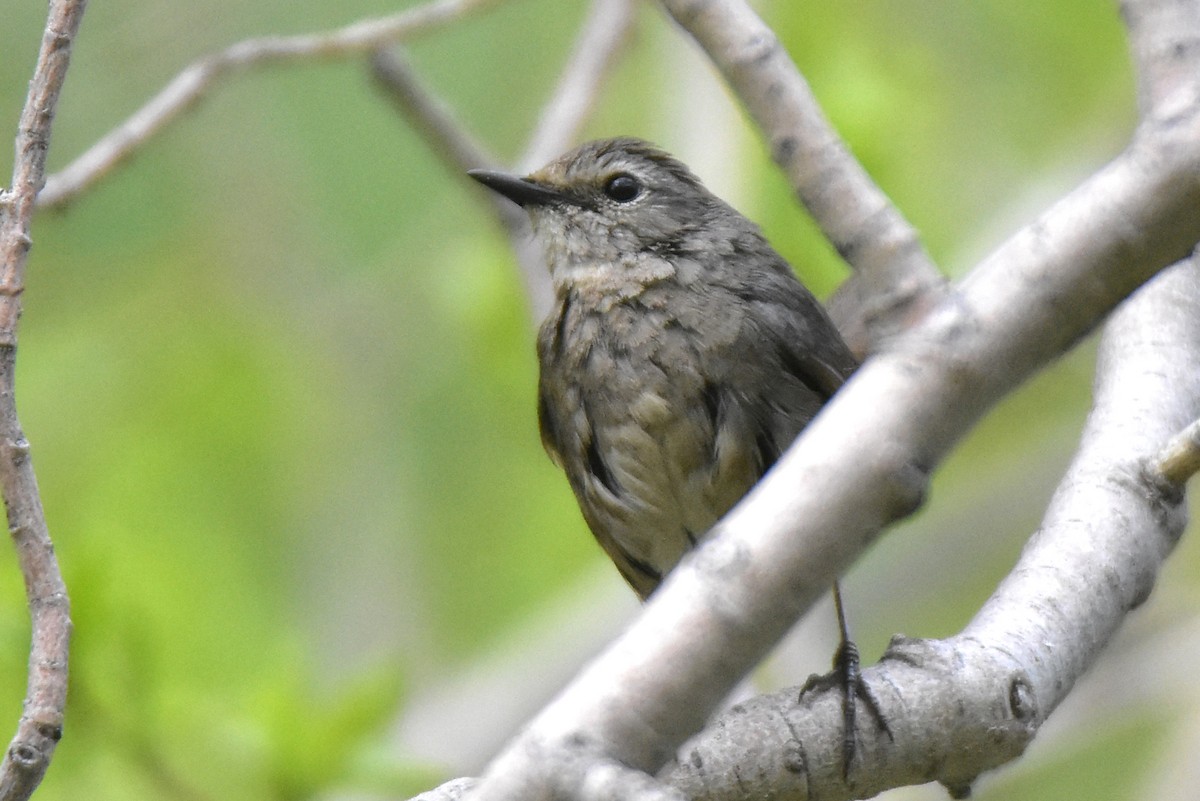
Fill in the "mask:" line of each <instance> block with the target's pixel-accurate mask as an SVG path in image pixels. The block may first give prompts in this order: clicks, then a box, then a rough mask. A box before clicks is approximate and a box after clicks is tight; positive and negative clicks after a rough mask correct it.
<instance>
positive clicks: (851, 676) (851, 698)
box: [800, 639, 895, 779]
mask: <svg viewBox="0 0 1200 801" xmlns="http://www.w3.org/2000/svg"><path fill="white" fill-rule="evenodd" d="M833 682H837V683H838V685H839V688H840V689H841V691H842V726H843V729H842V778H843V779H849V778H850V765H851V764H852V763H853V762H854V755H855V753H856V752H857V751H858V709H859V706H858V704H859V701H861V702H862V704H863V706H864V707H865V708H866V710H867V712H869V713H870V715H871V717H872V719H874V721H875V725H876V727H877V728H878V729H879V731H881V732H883V733H884V734H886V735H887V736H888V739H889V740H894V739H895V737H893V736H892V730H891V727H889V726H888V722H887V718H886V717H884V714H883V711H882V710H881V709H880V707H879V700H878V699H877V698H876V697H875V693H874V692H873V691H872V690H871V687H870V685H868V684H867V683H866V681H864V680H863V677H862V672H861V671H860V670H859V656H858V646H856V645H855V644H854V643H853V642H852V641H851V640H849V639H846V640H842V642H841V644H840V645H839V646H838V649H837V651H836V652H835V653H834V655H833V673H831V674H829V675H828V676H812V677H810V678H809V679H808V681H807V682H805V684H804V687H803V688H801V690H800V695H801V696H803V695H804V694H805V693H807V692H809V691H810V690H813V689H815V688H817V687H823V686H828V685H829V684H831V683H833Z"/></svg>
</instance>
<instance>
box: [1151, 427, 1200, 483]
mask: <svg viewBox="0 0 1200 801" xmlns="http://www.w3.org/2000/svg"><path fill="white" fill-rule="evenodd" d="M1198 471H1200V420H1195V421H1193V422H1192V423H1191V424H1190V425H1189V426H1188V427H1187V428H1185V429H1183V430H1182V431H1180V432H1179V433H1178V434H1176V435H1175V436H1174V437H1172V438H1171V441H1170V442H1168V443H1167V446H1166V447H1165V448H1163V449H1162V451H1161V452H1160V453H1159V454H1158V455H1157V456H1156V457H1155V458H1154V460H1153V461H1152V462H1151V464H1150V472H1151V473H1152V474H1154V475H1157V476H1159V477H1160V478H1162V479H1163V480H1164V481H1167V482H1169V483H1171V484H1176V485H1182V484H1184V483H1185V482H1187V480H1188V479H1189V478H1191V477H1192V476H1194V475H1195V474H1196V473H1197V472H1198Z"/></svg>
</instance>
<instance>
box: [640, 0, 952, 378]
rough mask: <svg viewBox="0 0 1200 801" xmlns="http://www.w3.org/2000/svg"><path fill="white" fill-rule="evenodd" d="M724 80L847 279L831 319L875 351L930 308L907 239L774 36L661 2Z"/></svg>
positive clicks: (938, 283)
mask: <svg viewBox="0 0 1200 801" xmlns="http://www.w3.org/2000/svg"><path fill="white" fill-rule="evenodd" d="M662 5H663V6H664V8H666V10H667V11H668V13H670V15H671V16H672V17H674V19H675V21H676V22H678V23H679V24H680V25H682V26H683V28H684V29H685V30H686V31H687V32H688V33H689V34H691V36H692V37H693V38H694V39H695V40H696V41H697V42H698V43H699V44H700V46H701V47H702V48H703V49H704V51H705V52H706V53H707V54H708V56H709V57H710V58H711V59H712V60H713V62H714V63H715V64H716V66H717V68H718V69H719V70H720V71H721V74H722V75H724V77H725V80H726V81H727V82H728V83H729V85H730V87H731V88H732V89H733V91H734V92H735V93H736V94H737V96H738V97H739V98H740V99H741V101H742V103H743V104H744V105H745V107H746V110H747V111H748V112H749V114H750V116H751V117H753V118H754V121H755V122H756V123H757V124H758V127H759V129H760V130H761V131H762V133H763V136H765V137H766V139H767V141H768V142H769V143H770V147H771V155H772V157H773V158H774V159H775V162H776V163H777V164H778V165H779V166H780V168H781V169H782V170H783V172H784V174H785V175H787V177H788V179H789V180H790V181H791V184H792V189H793V190H794V191H795V192H796V195H797V197H799V198H800V201H801V202H802V203H803V204H804V206H805V207H806V208H807V209H808V211H809V213H810V214H812V216H813V219H814V220H815V221H816V223H817V225H819V226H820V228H821V230H822V231H823V232H824V233H825V236H827V237H828V238H829V240H830V241H831V242H832V243H833V245H834V247H836V248H837V250H838V252H839V253H841V254H842V257H843V258H844V259H846V261H847V262H849V264H850V266H851V267H853V268H854V269H855V271H856V274H855V276H853V277H852V278H851V279H850V280H849V281H847V282H846V286H845V287H844V288H843V289H841V290H839V296H840V297H838V296H835V300H834V301H832V302H831V304H830V312H831V314H832V315H833V317H834V321H835V322H837V324H838V328H839V329H840V330H841V331H842V333H843V335H844V336H845V337H846V339H847V342H849V343H850V345H851V347H853V348H854V349H855V351H856V352H858V353H860V354H861V353H863V352H867V351H872V352H873V351H875V350H877V349H878V346H879V344H880V342H881V340H882V339H884V338H885V337H886V336H889V335H891V334H893V333H895V332H896V331H898V330H900V329H902V328H904V327H905V326H906V325H908V324H909V323H911V321H913V320H915V319H916V318H917V317H919V316H920V314H921V312H922V311H923V310H925V309H927V308H929V307H930V306H931V305H932V304H933V303H934V302H936V300H937V298H938V294H939V291H940V290H941V288H942V286H943V284H944V279H943V278H942V276H941V274H940V273H939V272H938V270H937V267H936V266H935V265H934V263H933V261H932V259H930V257H929V255H928V254H927V253H926V252H925V250H924V248H923V247H922V245H921V242H920V239H919V237H918V236H917V232H916V230H915V229H914V228H913V227H912V226H911V225H910V224H909V223H908V221H907V220H905V219H904V217H903V215H902V214H901V213H900V211H899V210H898V209H897V208H896V207H895V206H893V205H892V203H891V201H889V200H888V198H887V196H886V195H884V193H883V191H882V190H881V189H880V188H879V187H878V186H876V185H875V183H874V182H873V181H872V180H871V178H870V176H868V175H867V173H866V171H865V170H864V169H863V168H862V165H860V164H859V163H858V162H857V161H856V160H855V159H854V158H853V156H851V155H850V153H849V150H848V148H847V147H846V144H845V143H844V142H843V141H842V140H841V139H840V138H839V137H838V135H837V133H836V132H835V131H834V130H833V127H832V126H831V125H830V124H829V121H828V120H827V119H826V118H825V115H824V114H823V113H822V111H821V109H820V107H819V106H818V105H817V101H816V98H815V97H814V96H813V93H812V90H811V89H810V88H809V86H808V83H807V82H806V81H805V80H804V77H803V76H802V75H801V74H800V72H799V70H798V69H797V68H796V65H795V63H793V62H792V60H791V58H790V57H789V56H788V54H787V51H786V50H784V48H783V46H782V45H781V44H780V43H779V40H778V39H777V38H776V36H775V33H774V32H773V31H772V30H771V29H770V28H769V27H768V26H767V25H766V24H765V23H764V22H763V21H762V20H761V19H760V18H759V17H758V16H757V15H756V14H755V13H754V11H753V10H752V9H751V8H750V7H749V5H747V4H746V3H745V2H744V1H743V0H700V1H698V0H662Z"/></svg>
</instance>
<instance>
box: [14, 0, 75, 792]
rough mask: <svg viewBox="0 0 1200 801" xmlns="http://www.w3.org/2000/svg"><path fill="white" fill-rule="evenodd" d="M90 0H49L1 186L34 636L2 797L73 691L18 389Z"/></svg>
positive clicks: (20, 518) (28, 776)
mask: <svg viewBox="0 0 1200 801" xmlns="http://www.w3.org/2000/svg"><path fill="white" fill-rule="evenodd" d="M86 5H87V4H86V2H85V0H57V1H56V2H51V3H50V10H49V16H48V18H47V21H46V29H45V32H44V33H43V35H42V45H41V49H40V51H39V52H38V59H37V65H36V66H35V67H34V72H33V78H32V80H31V81H30V83H29V94H28V96H27V97H26V100H25V106H24V108H23V110H22V112H21V119H20V123H19V128H18V132H17V139H16V161H15V164H14V167H13V180H12V188H11V189H10V190H8V191H0V488H2V489H3V493H4V505H5V511H6V512H7V516H8V529H9V534H10V535H11V536H12V539H13V545H14V546H15V548H16V550H17V558H18V561H19V563H20V566H21V572H22V574H23V575H24V578H25V592H26V597H27V599H28V603H29V613H30V622H31V630H32V632H31V633H32V636H31V640H32V644H31V648H30V653H29V680H28V686H27V690H26V695H25V704H24V712H23V714H22V715H21V720H20V722H19V723H18V725H17V733H16V736H14V737H13V740H12V742H11V743H10V744H9V747H8V750H7V751H6V752H5V754H4V759H3V762H0V799H3V801H9V800H10V799H13V800H16V799H26V798H28V797H29V796H30V795H31V794H32V793H33V791H34V790H35V789H37V786H38V785H39V784H40V783H41V781H42V777H43V776H44V775H45V773H46V768H47V767H49V764H50V759H51V757H52V756H53V755H54V749H55V746H56V745H57V744H58V741H59V739H60V738H61V737H62V725H63V711H64V708H65V706H66V700H67V656H68V650H69V641H70V636H71V617H70V604H69V602H68V600H67V590H66V586H65V585H64V583H63V579H62V573H61V572H60V571H59V568H58V562H57V560H56V559H55V557H54V546H53V544H52V543H51V541H50V533H49V531H48V530H47V528H46V519H45V516H44V514H43V511H42V501H41V496H40V495H39V494H38V487H37V479H36V477H35V476H34V473H33V463H32V461H31V460H30V456H29V443H28V441H26V439H25V434H24V432H22V430H21V424H20V421H19V420H18V419H17V408H16V399H15V395H14V391H13V382H14V374H15V370H16V350H17V322H18V320H19V319H20V316H21V293H22V291H23V290H24V287H25V266H26V263H27V261H28V258H29V249H30V247H31V246H32V244H33V239H32V238H31V236H30V225H31V222H32V218H33V210H34V204H35V202H36V198H37V194H38V192H39V190H40V189H41V188H42V184H43V181H44V176H45V170H46V153H47V151H48V149H49V146H50V134H51V128H52V123H53V121H54V112H55V108H56V107H57V105H58V96H59V92H60V91H61V90H62V86H63V82H64V80H65V79H66V73H67V67H68V65H69V63H70V58H71V46H72V44H73V43H74V40H75V35H76V33H77V32H78V30H79V23H80V21H81V20H82V18H83V12H84V9H85V7H86Z"/></svg>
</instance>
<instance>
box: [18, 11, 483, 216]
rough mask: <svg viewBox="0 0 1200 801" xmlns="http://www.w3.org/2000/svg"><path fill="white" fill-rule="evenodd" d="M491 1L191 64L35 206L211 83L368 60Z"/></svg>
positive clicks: (71, 193) (140, 139) (57, 195)
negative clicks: (263, 70)
mask: <svg viewBox="0 0 1200 801" xmlns="http://www.w3.org/2000/svg"><path fill="white" fill-rule="evenodd" d="M494 2H496V0H434V2H430V3H426V4H425V5H421V6H416V7H414V8H409V9H405V10H404V11H401V12H399V13H397V14H393V15H391V16H388V17H379V18H376V19H368V20H360V21H359V22H355V23H353V24H351V25H347V26H346V27H344V28H338V29H337V30H333V31H326V32H322V33H313V34H304V35H300V36H264V37H261V38H256V39H246V40H245V41H242V42H238V43H236V44H234V45H231V46H229V47H227V48H225V49H224V50H222V51H220V52H218V53H211V54H209V55H207V56H203V57H202V58H199V59H197V60H196V61H193V62H192V63H191V64H190V65H188V66H187V67H186V68H185V69H184V70H183V71H182V72H180V73H179V75H177V76H176V77H175V78H174V79H173V80H172V81H171V82H170V83H168V84H167V85H166V86H165V87H164V88H163V89H162V90H161V91H160V92H159V93H158V94H157V95H155V96H154V97H153V98H151V99H150V101H149V102H148V103H146V105H144V106H142V107H141V108H140V109H138V110H137V111H136V112H135V113H134V114H133V115H132V116H131V117H129V119H127V120H126V121H125V122H123V123H122V124H121V125H119V126H117V127H116V128H114V129H113V130H112V131H110V132H109V133H108V134H106V135H105V136H104V137H103V138H102V139H100V141H98V142H96V144H94V145H92V146H91V147H90V148H89V149H88V150H87V151H86V152H85V153H83V154H82V155H81V156H79V157H78V158H76V159H75V160H74V161H72V162H71V163H70V164H68V165H67V166H66V167H64V168H63V169H62V170H60V171H59V172H57V173H55V174H54V175H52V176H50V178H49V180H47V181H46V188H45V189H44V190H43V191H42V193H41V195H40V197H39V199H38V203H39V205H40V206H42V207H49V208H54V207H58V206H62V205H63V204H65V203H67V202H69V201H70V200H72V199H73V198H74V197H75V196H77V195H79V194H80V193H81V192H83V191H84V190H86V189H87V188H88V187H90V186H91V185H92V184H93V183H95V182H96V181H98V180H99V179H101V178H103V177H104V176H105V175H107V174H108V173H109V172H111V171H112V170H113V169H115V168H116V167H118V166H119V165H121V164H122V163H124V162H125V160H126V159H128V158H129V157H130V156H131V155H133V153H134V152H135V151H136V150H137V149H138V148H139V147H141V146H142V145H143V144H145V142H146V141H147V140H148V139H150V137H152V136H154V135H155V134H156V133H158V132H159V131H160V130H162V129H163V128H164V127H165V126H166V125H167V124H169V123H171V122H173V121H174V120H175V119H176V118H178V117H179V116H180V115H181V114H182V113H183V112H184V111H187V110H188V109H189V108H191V107H192V106H193V105H195V104H196V103H197V102H198V101H199V100H201V99H202V98H203V97H204V96H205V95H206V94H207V93H208V92H209V91H210V90H211V89H212V87H213V86H214V85H215V84H216V83H217V81H219V80H221V79H223V78H226V77H228V76H231V75H235V74H237V73H239V72H242V71H244V70H247V69H250V68H251V67H259V66H263V65H266V64H280V63H287V62H291V61H307V60H315V59H333V58H345V57H348V56H356V55H361V54H363V53H370V52H371V51H373V50H377V49H379V48H380V47H383V46H385V45H389V44H392V43H395V42H398V41H401V40H403V39H405V38H406V37H409V36H412V35H414V34H416V33H420V32H421V31H424V30H427V29H429V28H431V27H434V26H437V25H444V24H446V23H448V22H452V21H454V20H456V19H459V18H460V17H462V16H463V15H464V14H467V13H469V12H473V11H477V10H479V9H481V8H483V7H485V6H487V5H490V4H491V3H494Z"/></svg>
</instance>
